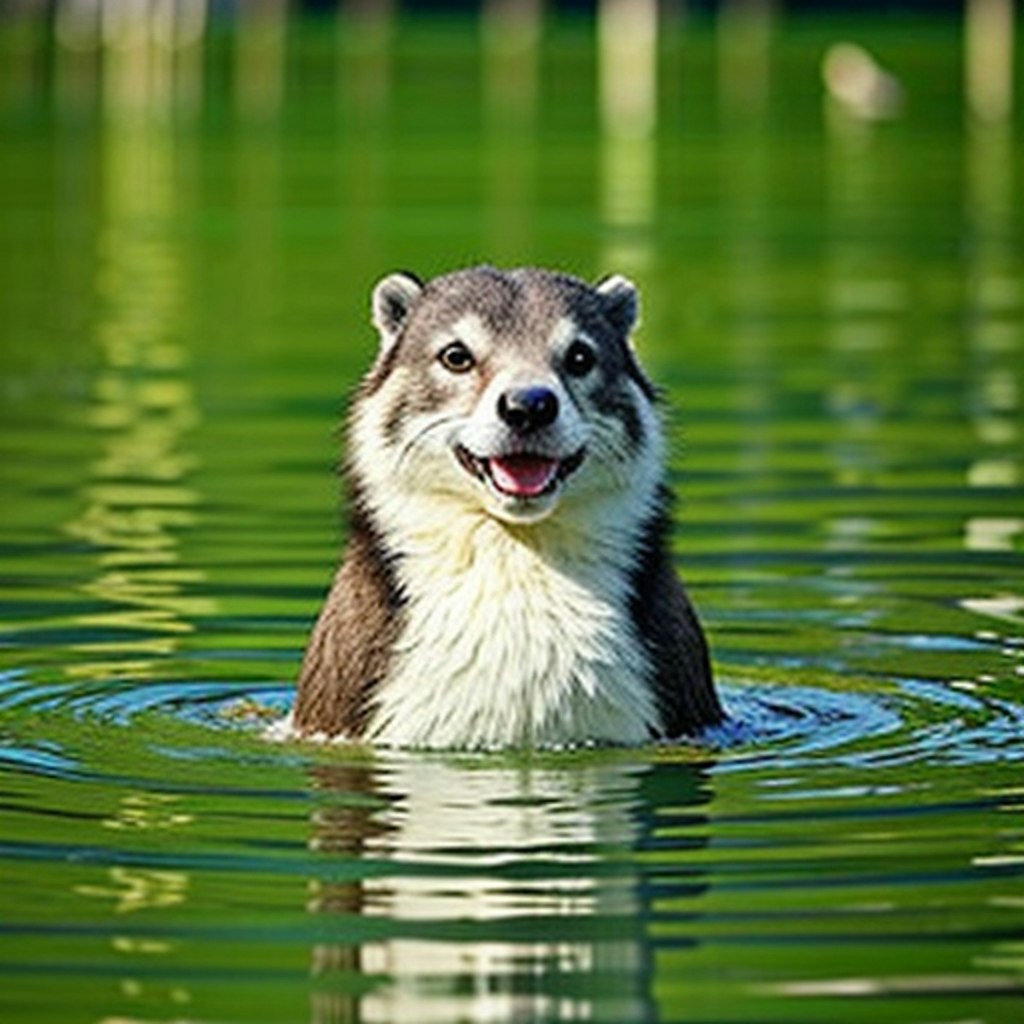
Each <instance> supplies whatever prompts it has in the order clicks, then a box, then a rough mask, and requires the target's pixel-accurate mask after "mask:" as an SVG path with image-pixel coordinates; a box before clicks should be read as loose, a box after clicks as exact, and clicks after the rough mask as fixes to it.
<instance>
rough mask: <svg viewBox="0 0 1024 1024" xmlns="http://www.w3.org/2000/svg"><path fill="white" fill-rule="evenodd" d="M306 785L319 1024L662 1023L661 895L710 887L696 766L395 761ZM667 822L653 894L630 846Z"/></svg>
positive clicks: (320, 771)
mask: <svg viewBox="0 0 1024 1024" xmlns="http://www.w3.org/2000/svg"><path fill="white" fill-rule="evenodd" d="M313 785H314V787H315V789H316V790H317V796H318V804H319V809H318V810H317V811H315V812H314V815H313V819H312V837H311V846H312V848H313V849H314V850H315V851H316V852H317V854H318V855H319V856H320V858H322V868H321V869H320V870H319V871H318V872H317V878H316V880H315V881H314V882H313V883H312V892H313V896H312V900H311V904H310V909H311V911H312V912H313V913H315V914H317V915H322V917H323V919H324V920H323V921H321V922H318V927H317V931H322V932H323V933H324V934H325V935H326V936H327V938H326V939H325V941H323V942H322V943H320V944H319V945H317V946H315V947H314V949H313V953H312V973H313V976H314V979H315V980H314V996H313V1003H312V1011H311V1020H312V1022H313V1024H343V1022H355V1021H358V1022H361V1024H403V1022H410V1024H412V1022H415V1024H435V1022H436V1024H442V1022H443V1024H450V1022H452V1021H473V1022H477V1021H511V1020H540V1019H543V1020H550V1021H577V1020H608V1021H616V1022H617V1024H626V1022H629V1021H646V1020H652V1019H654V1018H655V1017H656V1012H655V1008H654V1005H653V1002H652V994H651V992H650V978H651V976H652V971H653V940H652V937H651V935H650V934H649V931H648V922H649V920H650V918H651V916H652V914H653V913H654V912H655V910H656V907H655V899H656V898H657V899H667V900H673V901H677V900H679V899H680V898H683V899H685V898H686V897H687V896H695V895H697V894H699V893H700V892H702V891H703V889H704V886H703V883H702V878H701V875H700V873H699V872H695V871H694V869H693V868H692V866H688V865H687V863H686V858H685V855H684V854H683V851H685V850H686V849H687V848H693V846H695V845H703V839H702V835H703V830H702V829H700V828H699V825H700V823H701V822H702V821H703V820H704V819H703V817H702V816H701V815H700V812H699V809H698V808H699V807H700V806H701V805H704V804H705V803H707V801H708V800H709V799H710V795H709V791H708V789H707V779H706V775H705V773H704V771H703V770H702V769H701V768H700V767H699V766H695V765H693V764H685V763H676V764H672V763H666V764H651V763H648V762H638V761H636V760H633V761H632V762H625V761H623V762H611V763H608V762H606V763H603V764H600V765H597V764H594V765H590V766H580V765H579V764H578V763H577V764H574V765H571V766H568V765H567V766H566V767H559V766H558V765H557V764H555V763H552V765H551V766H547V767H530V766H523V767H514V766H513V767H508V766H504V765H502V766H496V765H494V764H490V765H488V764H485V763H483V762H481V761H479V760H478V761H475V762H474V761H473V760H470V759H466V760H461V761H459V760H454V759H448V760H445V759H442V758H430V759H425V758H423V757H421V756H403V755H394V756H390V757H387V758H384V757H378V758H377V759H375V760H374V761H372V762H369V761H368V762H366V763H362V764H347V765H334V766H328V767H324V766H321V767H318V768H316V769H314V772H313ZM655 808H660V809H659V810H657V811H656V810H655ZM666 809H668V810H667V811H666ZM684 824H685V825H689V826H695V828H694V831H695V832H696V833H697V834H696V835H695V836H693V837H692V838H690V839H687V838H682V839H679V838H677V835H678V833H677V830H678V828H679V826H680V825H684ZM669 827H671V828H672V829H673V840H672V847H673V851H676V852H675V853H674V854H673V859H672V860H671V862H670V863H671V865H673V866H671V867H670V866H667V863H661V865H660V868H659V871H658V876H657V891H655V889H654V887H653V886H652V884H651V880H650V879H648V878H647V877H646V875H645V872H644V869H643V866H642V864H641V863H640V860H641V858H639V857H638V856H637V854H638V853H639V852H642V851H644V850H646V849H652V848H654V846H655V844H656V843H657V842H658V840H657V833H658V830H659V829H663V828H669ZM676 857H678V860H677V859H676ZM645 859H646V858H645ZM320 925H322V926H323V927H322V928H321V927H320ZM673 945H674V946H678V945H679V939H678V938H674V939H673Z"/></svg>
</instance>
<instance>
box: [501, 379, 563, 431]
mask: <svg viewBox="0 0 1024 1024" xmlns="http://www.w3.org/2000/svg"><path fill="white" fill-rule="evenodd" d="M498 415H499V416H500V417H501V418H502V420H504V422H505V423H507V424H508V425H509V426H510V427H511V428H512V429H513V430H514V431H515V432H516V433H517V434H528V433H530V431H531V430H539V429H540V428H541V427H549V426H551V424H552V423H554V422H555V420H556V419H557V418H558V395H556V394H555V393H554V391H552V390H551V389H550V388H543V387H532V388H511V389H510V390H508V391H503V392H502V393H501V395H499V396H498Z"/></svg>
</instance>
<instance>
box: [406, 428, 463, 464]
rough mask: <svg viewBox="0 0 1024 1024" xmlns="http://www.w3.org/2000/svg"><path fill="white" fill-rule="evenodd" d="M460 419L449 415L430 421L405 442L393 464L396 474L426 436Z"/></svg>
mask: <svg viewBox="0 0 1024 1024" xmlns="http://www.w3.org/2000/svg"><path fill="white" fill-rule="evenodd" d="M460 418H461V417H460V416H458V415H455V414H450V415H447V416H440V417H438V418H437V419H434V420H431V421H430V422H429V423H427V424H426V426H424V427H423V428H421V429H420V430H418V431H417V432H416V433H415V434H413V436H412V437H410V438H409V440H408V441H406V442H405V444H404V445H402V448H401V451H399V453H398V460H397V462H396V463H395V470H396V472H397V471H400V470H401V469H402V466H403V464H404V463H405V460H406V458H407V457H408V456H409V455H410V454H411V452H412V451H413V449H414V448H415V447H416V446H417V445H418V444H419V443H420V442H421V441H422V440H423V439H424V438H425V437H426V436H427V435H428V434H430V433H431V432H432V431H434V430H437V429H439V428H441V427H445V426H447V425H448V424H449V423H454V422H456V421H457V420H459V419H460Z"/></svg>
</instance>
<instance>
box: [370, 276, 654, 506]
mask: <svg viewBox="0 0 1024 1024" xmlns="http://www.w3.org/2000/svg"><path fill="white" fill-rule="evenodd" d="M372 306H373V322H374V325H375V326H376V328H377V331H378V333H379V335H380V348H379V351H378V355H377V359H376V362H375V363H374V365H373V368H372V369H371V371H370V373H369V374H368V375H367V377H366V379H365V380H364V382H363V385H362V388H361V391H360V394H359V399H358V401H357V403H356V406H355V415H354V419H353V431H352V446H351V459H352V464H353V468H354V470H355V474H356V478H357V481H358V483H359V484H360V486H361V487H362V488H363V491H364V496H365V498H366V499H367V500H368V502H369V503H370V504H371V505H373V506H374V507H375V508H376V509H377V510H378V511H382V512H383V513H384V514H385V519H387V518H388V515H387V513H388V512H389V510H390V512H391V513H392V518H394V516H398V517H400V518H401V517H403V516H405V515H407V514H419V513H422V509H423V507H424V506H423V504H422V500H423V499H431V500H432V501H433V502H434V504H433V506H432V507H433V508H434V509H435V510H440V509H444V510H447V511H446V512H445V513H443V514H447V513H449V512H450V513H455V512H457V511H459V510H466V509H470V510H473V511H476V512H483V513H485V514H486V515H488V516H491V517H493V518H495V519H498V520H501V521H504V522H505V523H509V524H514V525H533V524H537V523H540V522H541V521H545V520H549V519H553V518H558V517H559V516H560V515H561V510H563V509H568V508H570V507H572V506H576V507H577V508H578V507H580V506H583V507H585V508H589V509H591V510H597V509H599V508H601V507H611V505H614V504H615V502H616V501H617V500H619V501H621V499H623V498H624V497H625V496H627V495H628V496H629V498H630V500H631V502H632V503H633V504H634V505H635V506H637V507H639V506H644V505H645V504H646V503H649V502H650V501H653V499H654V493H655V492H656V491H657V487H658V482H659V480H660V473H661V468H660V466H661V435H660V426H659V423H658V419H657V416H656V415H655V413H654V410H653V389H652V387H651V384H650V383H649V381H648V380H647V378H646V376H645V375H644V373H643V371H642V370H641V369H640V366H639V364H638V362H637V358H636V354H635V352H634V350H633V347H632V344H631V340H630V335H631V332H632V330H633V328H634V326H635V324H636V320H637V307H638V299H637V292H636V288H635V287H634V285H633V284H632V283H631V282H629V281H628V280H626V279H625V278H624V277H621V276H617V275H616V276H612V277H608V278H606V279H604V280H602V281H601V282H599V283H598V284H597V285H594V286H591V285H589V284H587V283H585V282H583V281H581V280H579V279H577V278H574V277H570V276H567V275H564V274H558V273H554V272H551V271H547V270H536V269H521V270H512V271H507V272H503V271H499V270H495V269H493V268H490V267H477V268H472V269H469V270H460V271H456V272H454V273H450V274H446V275H444V276H442V277H438V278H435V279H433V280H431V281H429V282H427V283H426V284H423V283H421V282H420V281H419V280H418V279H417V278H416V277H414V276H413V275H411V274H407V273H397V274H392V275H390V276H388V277H385V278H384V279H383V280H381V281H380V282H379V283H378V284H377V286H376V288H375V289H374V292H373V303H372ZM410 510H418V513H417V512H415V511H413V512H410ZM575 518H579V515H578V513H577V514H576V516H575Z"/></svg>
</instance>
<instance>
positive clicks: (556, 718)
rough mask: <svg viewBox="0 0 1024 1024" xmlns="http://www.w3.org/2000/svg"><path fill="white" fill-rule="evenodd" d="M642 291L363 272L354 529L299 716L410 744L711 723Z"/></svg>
mask: <svg viewBox="0 0 1024 1024" xmlns="http://www.w3.org/2000/svg"><path fill="white" fill-rule="evenodd" d="M635 319H636V292H635V289H634V288H633V286H632V285H631V284H630V283H629V282H628V281H626V280H625V279H623V278H621V277H613V278H610V279H608V280H606V281H604V282H602V283H601V284H599V285H598V286H596V287H592V286H589V285H587V284H585V283H584V282H582V281H579V280H577V279H575V278H572V277H568V276H565V275H560V274H555V273H552V272H549V271H542V270H518V271H510V272H501V271H497V270H493V269H491V268H487V267H482V268H475V269H472V270H465V271H458V272H455V273H453V274H448V275H445V276H443V277H440V278H437V279H435V280H433V281H431V282H429V283H427V284H426V285H422V284H420V282H419V281H417V280H416V279H415V278H413V277H412V276H411V275H406V274H396V275H392V276H391V277H388V278H385V279H384V280H383V281H382V282H381V283H380V284H379V285H378V286H377V288H376V290H375V292H374V322H375V324H376V326H377V328H378V331H379V332H380V335H381V348H380V352H379V354H378V358H377V361H376V363H375V364H374V366H373V368H372V369H371V371H370V373H369V374H368V375H367V377H366V379H365V380H364V381H363V384H362V386H361V388H360V390H359V393H358V395H357V397H356V400H355V402H354V403H353V409H352V416H351V421H350V431H349V446H348V450H349V458H348V465H347V477H348V481H349V484H350V488H351V531H350V539H349V546H348V549H347V551H346V554H345V558H344V560H343V562H342V565H341V568H340V570H339V572H338V574H337V577H336V578H335V581H334V585H333V587H332V589H331V592H330V594H329V596H328V598H327V602H326V604H325V606H324V609H323V611H322V613H321V615H320V617H319V619H318V621H317V624H316V626H315V628H314V631H313V634H312V636H311V638H310V641H309V646H308V648H307V651H306V656H305V660H304V663H303V667H302V673H301V676H300V680H299V692H298V697H297V700H296V705H295V710H294V712H293V716H292V729H293V731H294V732H295V733H297V734H299V735H302V736H314V735H316V736H324V737H329V738H333V737H344V738H351V739H363V740H367V741H370V742H375V743H380V744H386V745H394V746H411V747H434V748H495V747H508V746H544V747H553V746H568V745H578V744H585V743H626V744H635V743H643V742H646V741H647V740H650V739H653V738H672V737H677V736H680V735H684V734H692V733H694V732H696V731H698V730H699V729H701V728H702V727H704V726H707V725H711V724H714V723H716V722H718V721H720V720H721V718H722V712H721V708H720V705H719V703H718V700H717V697H716V695H715V691H714V685H713V682H712V678H711V670H710V665H709V661H708V655H707V647H706V644H705V641H704V636H703V633H702V631H701V628H700V625H699V623H698V621H697V619H696V616H695V615H694V613H693V610H692V607H691V606H690V603H689V601H688V599H687V597H686V595H685V593H684V591H683V588H682V586H681V584H680V583H679V580H678V578H677V577H676V574H675V571H674V569H673V566H672V562H671V558H670V555H669V550H668V535H669V527H670V523H669V518H668V511H667V503H668V494H667V491H666V490H665V487H664V483H663V472H664V471H663V457H662V456H663V453H662V440H661V429H660V424H659V421H658V418H657V415H656V413H655V410H654V407H653V392H652V388H651V385H650V383H649V382H648V381H647V379H646V377H645V376H644V375H643V373H642V371H641V370H640V368H639V365H638V363H637V361H636V357H635V354H634V352H633V350H632V348H631V345H630V343H629V335H630V331H631V329H632V327H633V326H634V322H635Z"/></svg>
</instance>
